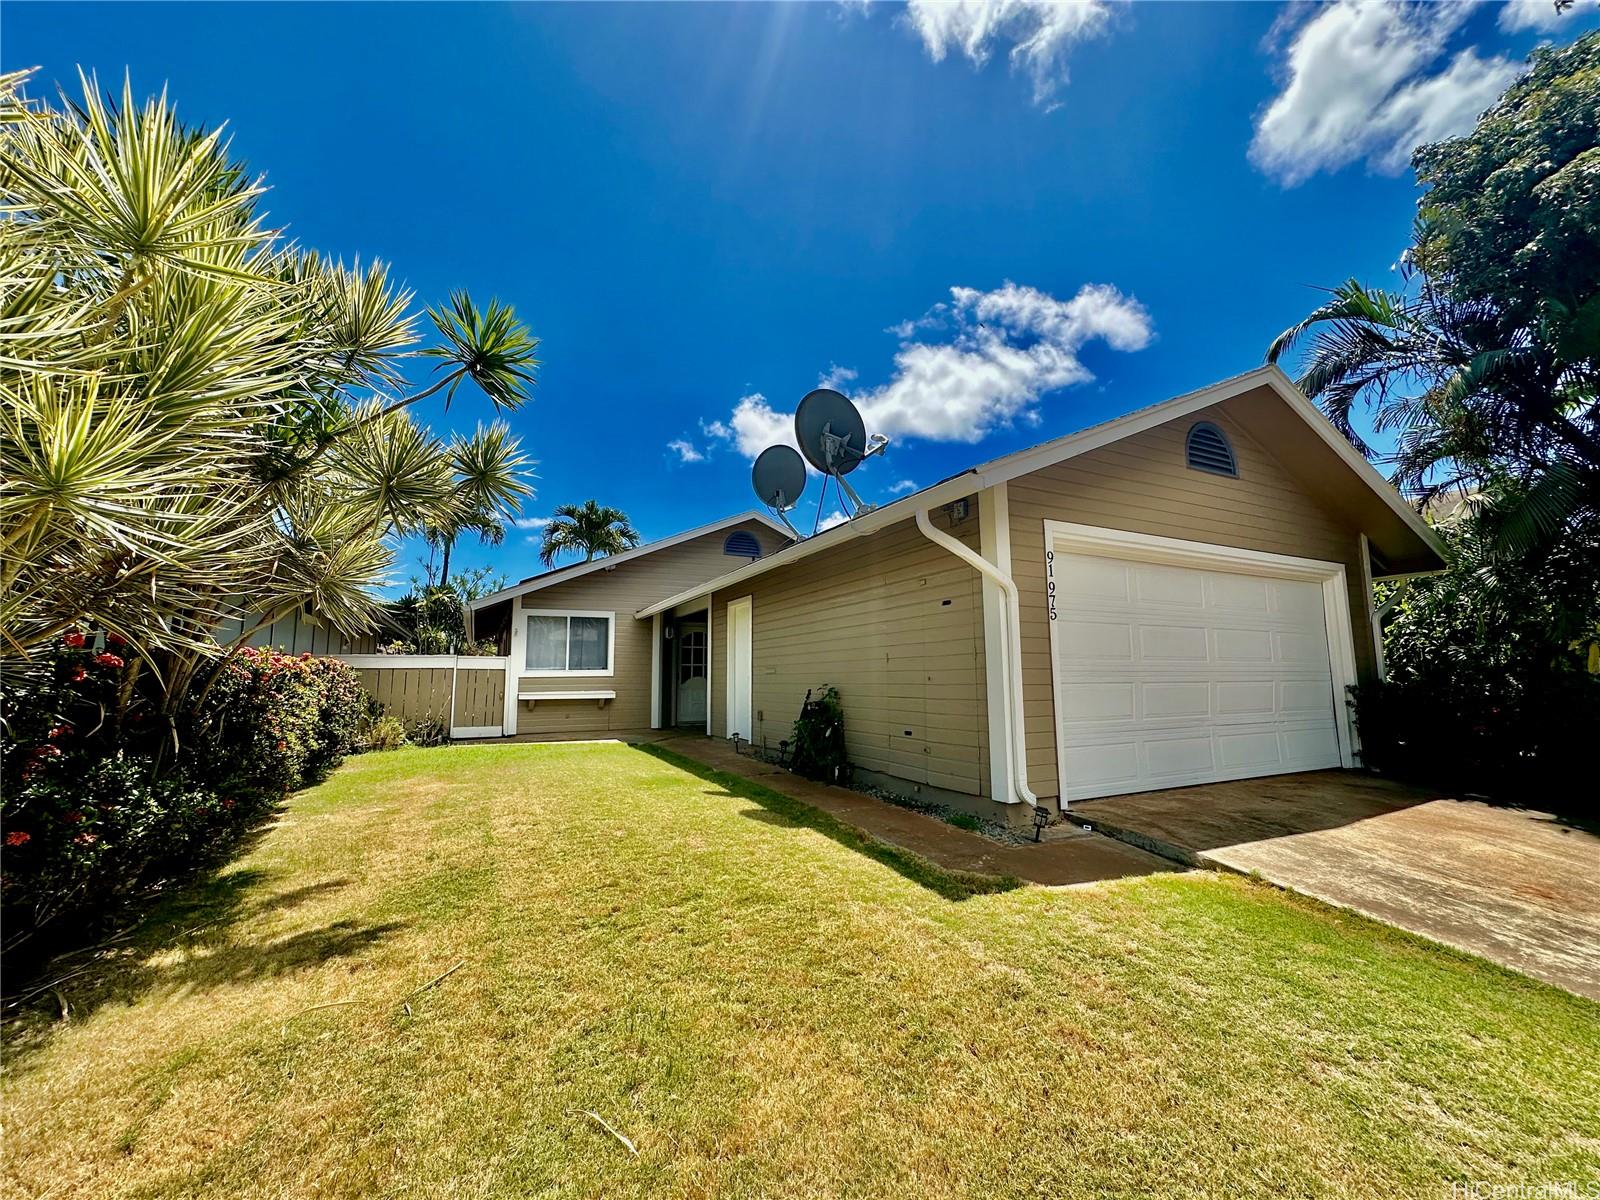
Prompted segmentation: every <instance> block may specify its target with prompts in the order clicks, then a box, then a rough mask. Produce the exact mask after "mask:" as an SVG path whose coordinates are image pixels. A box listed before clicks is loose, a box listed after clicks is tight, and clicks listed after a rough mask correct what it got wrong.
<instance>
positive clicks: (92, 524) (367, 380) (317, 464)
mask: <svg viewBox="0 0 1600 1200" xmlns="http://www.w3.org/2000/svg"><path fill="white" fill-rule="evenodd" d="M22 83H23V77H22V76H21V75H17V74H13V75H10V76H6V77H4V78H0V195H3V202H0V203H3V214H4V215H3V217H0V220H3V226H0V469H3V471H4V475H5V479H6V487H5V489H4V493H3V495H0V543H3V547H4V563H3V566H0V625H3V627H4V629H5V631H6V639H7V640H6V643H5V647H4V653H5V655H6V656H7V658H8V659H16V658H21V657H24V656H27V655H29V654H30V652H32V651H34V650H36V649H37V648H39V647H42V646H44V645H46V644H48V643H51V642H53V641H54V640H56V639H57V638H58V637H60V636H61V635H62V634H63V632H65V631H68V630H71V629H74V628H78V627H83V626H93V627H99V628H103V629H105V630H107V631H108V632H110V633H112V634H115V635H117V636H118V637H119V638H121V639H123V640H125V641H126V642H127V643H128V647H129V649H128V652H127V657H128V660H129V661H128V664H127V675H128V679H127V683H126V687H125V688H124V692H126V691H127V690H128V689H131V688H132V687H133V686H134V680H135V679H137V677H138V676H139V673H140V671H141V670H142V669H146V678H147V679H148V678H154V679H155V680H156V681H157V682H158V685H159V689H160V690H161V692H162V693H163V695H164V696H165V697H166V699H165V702H164V715H165V716H167V717H168V719H169V720H170V719H171V718H172V716H173V713H174V710H175V708H176V706H177V705H178V704H179V703H180V702H181V699H182V697H183V696H184V695H186V693H187V691H188V688H189V687H190V685H191V684H192V683H193V682H194V681H195V680H196V679H197V677H199V676H201V675H202V674H203V673H204V669H205V667H206V665H207V664H208V663H212V662H214V661H216V659H217V657H218V656H219V654H221V653H224V652H225V651H226V648H219V647H218V645H217V643H216V641H215V634H216V631H217V629H218V628H219V627H221V626H223V623H224V622H226V621H230V620H239V621H241V622H243V623H244V624H245V626H246V628H245V629H244V631H243V633H242V635H241V637H240V642H241V643H242V642H243V640H244V639H245V638H248V636H249V635H250V634H251V633H252V632H253V629H251V628H250V627H249V625H250V622H251V619H252V618H254V619H255V620H257V621H258V622H260V623H268V622H271V621H273V620H277V619H281V618H282V617H284V616H287V615H289V614H291V613H293V612H295V611H302V612H306V613H309V614H312V615H314V616H315V617H316V618H317V619H319V620H322V621H325V622H327V623H329V624H331V625H332V626H334V627H335V628H337V629H339V630H341V631H343V632H346V633H350V634H354V633H358V632H361V631H363V630H364V629H366V628H367V627H368V626H369V625H370V623H371V622H372V620H373V618H374V617H375V616H376V614H377V612H378V602H377V600H376V599H375V598H374V595H373V588H374V586H375V585H377V584H378V583H380V582H381V581H382V580H383V579H384V578H385V577H386V575H387V573H388V570H389V568H390V565H391V563H392V561H393V554H394V550H393V542H394V539H395V538H397V537H400V536H405V535H410V534H425V533H426V531H427V530H429V529H430V528H439V527H443V526H445V525H447V524H448V523H450V522H451V521H454V520H457V519H459V516H460V514H461V512H462V510H463V508H464V507H470V505H471V504H475V503H478V502H480V501H481V502H482V503H483V505H485V506H491V505H504V504H506V503H508V502H509V501H510V500H512V499H514V498H515V496H516V495H518V494H520V493H519V492H518V488H519V487H521V486H523V485H521V484H519V482H518V479H517V472H518V471H519V470H520V467H521V465H522V463H523V462H524V461H525V460H522V458H521V456H520V453H519V451H518V448H517V446H516V444H515V442H514V440H512V439H509V438H507V437H506V435H505V433H504V429H503V426H497V427H494V428H491V429H490V430H488V431H480V433H479V434H478V435H475V437H474V438H473V439H469V440H468V441H467V442H466V443H464V444H463V443H460V442H459V441H458V444H457V445H456V446H454V447H452V446H451V445H450V444H447V443H445V442H443V441H442V440H440V439H439V438H437V437H434V436H433V435H432V434H430V433H429V432H428V431H427V430H425V429H423V428H421V427H420V426H418V425H417V424H416V422H415V421H414V420H413V419H412V417H411V415H410V408H411V406H412V405H414V404H415V403H416V402H417V401H418V400H420V399H422V398H423V397H425V396H428V395H432V394H434V393H437V392H439V391H441V390H444V391H445V393H446V402H447V403H448V402H449V400H450V399H451V398H452V397H453V396H454V394H455V393H456V391H457V389H458V388H459V387H460V385H461V384H462V383H464V382H471V383H472V384H473V385H474V387H475V388H476V389H477V390H478V391H479V392H481V393H482V394H483V395H484V396H486V397H487V398H488V400H489V401H490V403H491V404H492V405H493V406H494V407H495V408H497V409H502V410H506V409H515V408H518V407H520V406H521V405H522V404H523V403H524V402H525V401H526V400H527V398H528V389H529V387H530V385H531V384H532V382H533V379H534V372H535V369H536V367H537V365H538V363H537V359H536V357H535V350H536V348H537V341H536V339H534V338H533V337H532V336H531V335H530V334H529V333H528V331H527V330H526V329H525V328H524V327H523V326H521V325H520V324H518V323H517V321H516V319H515V316H514V314H513V313H512V312H511V310H510V309H509V308H507V307H505V306H503V305H500V304H498V303H491V304H490V305H489V306H488V307H487V308H483V309H480V308H479V307H478V306H476V305H475V304H474V303H473V302H472V301H471V300H470V299H469V298H468V297H466V296H465V295H461V294H458V295H456V296H454V297H452V299H451V302H450V304H449V305H448V306H444V307H441V308H438V309H430V310H428V312H427V317H428V321H429V323H430V324H431V326H432V329H433V331H434V333H435V334H436V336H437V339H438V341H437V343H436V344H432V345H427V346H425V347H423V348H422V349H421V350H420V351H416V350H413V347H415V346H416V344H417V341H418V333H417V329H416V320H415V318H414V317H413V316H411V315H410V306H411V299H412V298H411V294H410V293H409V292H407V291H405V290H404V289H402V288H399V287H397V286H396V285H394V284H392V283H391V282H390V281H389V278H388V275H387V272H386V271H385V269H384V268H383V267H381V266H379V265H377V264H373V265H371V266H368V267H366V268H365V269H363V268H361V267H360V266H359V265H358V266H357V267H356V268H354V269H351V268H346V267H344V266H343V265H341V264H339V263H336V262H331V261H329V260H326V259H324V258H321V257H320V256H318V255H316V254H314V253H311V252H308V251H304V250H301V249H299V248H297V247H295V246H293V245H292V244H290V243H287V242H285V241H284V240H283V239H282V237H281V235H280V234H279V233H277V232H274V231H272V230H269V229H267V228H266V227H265V226H264V225H263V223H262V216H261V214H260V213H259V212H258V210H257V202H258V200H259V198H260V196H261V194H262V192H263V191H264V187H263V185H262V183H261V182H260V180H259V179H253V178H252V177H251V176H250V175H249V174H248V173H247V172H246V170H245V169H244V167H243V166H242V165H241V164H239V163H237V162H235V161H233V160H232V159H231V158H230V156H229V153H228V147H227V145H226V143H224V142H223V140H222V137H221V131H220V130H212V131H205V130H199V129H193V128H189V127H186V126H184V125H182V124H180V122H179V121H178V119H177V117H176V114H175V112H174V110H173V109H172V107H171V106H170V105H169V103H168V102H167V100H166V97H165V96H161V97H159V98H156V99H152V100H149V101H146V102H145V103H144V104H142V105H139V104H135V102H134V100H133V96H132V93H131V86H130V85H129V84H128V83H126V82H125V83H124V85H123V88H122V94H121V99H120V102H117V101H115V100H112V99H110V98H107V97H105V96H103V95H102V94H101V93H100V91H99V89H98V87H97V86H96V85H95V84H94V83H93V82H92V81H90V80H88V79H85V80H83V96H82V99H81V101H79V102H76V103H73V102H64V103H63V104H62V105H61V106H60V107H58V108H51V107H49V106H47V105H43V104H40V103H38V102H35V101H31V100H28V99H26V98H25V97H24V96H23V94H22V90H21V89H22ZM419 354H420V355H421V356H424V357H427V358H431V359H436V360H437V365H436V367H435V375H436V378H435V379H434V380H433V381H432V382H431V383H430V384H428V385H427V386H426V387H422V388H420V389H412V388H409V387H408V385H407V383H406V380H405V376H404V373H403V370H402V367H403V365H404V362H405V360H406V359H408V358H410V357H414V356H416V355H419ZM464 497H465V500H464Z"/></svg>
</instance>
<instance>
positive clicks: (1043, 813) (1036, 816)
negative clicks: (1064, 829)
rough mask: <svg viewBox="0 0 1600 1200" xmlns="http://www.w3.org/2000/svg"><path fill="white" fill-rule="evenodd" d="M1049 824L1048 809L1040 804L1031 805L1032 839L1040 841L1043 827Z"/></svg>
mask: <svg viewBox="0 0 1600 1200" xmlns="http://www.w3.org/2000/svg"><path fill="white" fill-rule="evenodd" d="M1048 824H1050V810H1049V809H1048V808H1046V807H1045V806H1044V805H1042V804H1035V805H1034V806H1033V840H1034V841H1036V842H1037V841H1041V840H1042V839H1043V838H1044V827H1045V826H1046V825H1048Z"/></svg>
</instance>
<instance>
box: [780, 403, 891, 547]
mask: <svg viewBox="0 0 1600 1200" xmlns="http://www.w3.org/2000/svg"><path fill="white" fill-rule="evenodd" d="M794 436H795V441H797V442H799V443H800V453H801V454H804V455H805V456H806V461H807V462H809V463H810V464H811V465H812V466H813V467H815V468H816V469H817V470H819V471H821V472H822V473H823V475H825V476H827V477H828V478H831V479H832V480H833V481H834V482H835V483H836V484H838V485H839V494H840V496H841V497H842V496H849V497H850V501H851V503H852V504H854V505H855V512H854V513H851V516H859V515H860V514H861V513H864V512H871V511H872V505H870V504H867V503H864V502H863V501H862V499H861V497H860V496H858V495H856V492H855V489H854V488H853V487H851V486H850V485H849V484H848V483H847V482H845V478H844V477H845V476H846V475H848V474H850V472H851V471H854V470H855V469H856V468H857V467H859V466H860V465H861V461H862V459H866V458H871V457H872V456H873V455H874V454H878V453H881V452H882V451H883V449H884V447H885V446H887V445H888V444H889V439H888V438H884V437H876V436H875V437H872V438H868V437H867V425H866V422H865V421H863V420H862V419H861V413H860V411H859V410H858V409H857V408H856V406H855V405H854V404H852V403H850V401H849V400H848V399H847V398H846V397H844V396H842V395H840V394H839V393H838V392H836V391H834V390H833V389H832V388H818V389H817V390H816V391H814V392H807V393H806V394H805V398H804V399H802V400H801V401H800V406H799V407H798V408H796V409H795V410H794ZM822 494H823V499H824V500H826V499H827V494H828V481H827V479H824V480H823V481H822ZM821 512H822V508H821V505H820V504H819V506H818V508H817V513H818V515H819V517H820V515H821Z"/></svg>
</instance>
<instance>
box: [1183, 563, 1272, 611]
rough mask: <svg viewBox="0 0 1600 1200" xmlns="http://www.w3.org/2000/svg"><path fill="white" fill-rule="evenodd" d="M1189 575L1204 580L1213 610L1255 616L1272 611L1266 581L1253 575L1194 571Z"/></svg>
mask: <svg viewBox="0 0 1600 1200" xmlns="http://www.w3.org/2000/svg"><path fill="white" fill-rule="evenodd" d="M1191 574H1194V575H1197V576H1200V577H1201V578H1203V579H1204V580H1205V582H1206V590H1207V593H1208V595H1209V597H1210V600H1211V606H1212V607H1213V608H1216V609H1220V610H1224V611H1229V612H1246V613H1257V614H1264V613H1267V612H1270V611H1272V605H1271V596H1272V590H1271V588H1270V587H1269V586H1268V584H1269V581H1268V580H1265V579H1258V578H1256V577H1255V576H1253V575H1227V574H1223V573H1222V572H1216V571H1214V572H1209V573H1206V574H1202V573H1201V572H1199V571H1194V572H1191Z"/></svg>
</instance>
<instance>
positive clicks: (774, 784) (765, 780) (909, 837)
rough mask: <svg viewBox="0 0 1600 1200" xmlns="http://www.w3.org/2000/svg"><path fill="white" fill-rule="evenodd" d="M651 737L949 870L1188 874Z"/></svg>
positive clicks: (706, 741)
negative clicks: (1001, 835) (991, 830)
mask: <svg viewBox="0 0 1600 1200" xmlns="http://www.w3.org/2000/svg"><path fill="white" fill-rule="evenodd" d="M639 740H641V741H643V740H646V739H639ZM648 740H649V741H651V742H653V743H655V744H656V745H659V746H661V747H662V748H663V749H666V750H670V751H672V752H673V753H675V754H681V755H683V757H685V758H689V759H693V760H694V761H695V762H698V763H701V764H702V765H704V766H707V767H712V768H714V769H715V770H718V771H725V772H727V773H728V774H730V775H739V776H741V777H743V778H745V779H749V780H752V781H754V782H756V783H759V784H761V786H762V787H766V788H771V789H772V790H773V791H775V792H780V793H782V794H783V795H785V796H788V797H790V798H791V799H795V800H799V801H800V802H801V803H803V804H809V805H811V806H812V807H813V808H819V809H821V810H822V811H823V812H826V813H830V814H832V815H833V816H835V817H837V818H838V819H839V820H841V821H844V822H846V823H848V824H850V825H853V826H855V827H856V828H857V829H860V830H861V831H862V832H864V833H868V834H871V835H872V836H873V837H875V838H877V839H878V840H879V841H882V842H888V843H890V844H891V845H895V846H900V847H902V848H903V849H906V850H910V851H912V852H914V853H916V854H919V855H921V856H922V857H923V858H925V859H928V860H929V861H930V862H933V863H936V864H937V865H939V866H941V867H944V868H945V869H946V870H949V871H971V872H975V873H977V874H981V875H1010V876H1013V877H1015V878H1017V879H1021V880H1024V881H1025V882H1028V883H1036V884H1042V885H1045V886H1048V887H1060V886H1066V885H1071V884H1078V883H1093V882H1096V881H1099V880H1104V879H1122V878H1125V877H1127V876H1132V875H1151V874H1154V873H1156V872H1158V871H1178V870H1182V868H1181V867H1179V866H1177V865H1176V864H1174V863H1172V862H1170V861H1168V860H1167V859H1164V858H1160V857H1158V856H1156V855H1154V854H1150V853H1148V852H1146V851H1144V850H1140V849H1137V848H1136V847H1134V846H1130V845H1127V844H1126V843H1123V842H1120V841H1117V840H1115V839H1113V838H1109V837H1103V836H1101V835H1100V834H1095V833H1084V832H1079V833H1077V834H1076V835H1075V836H1068V837H1063V838H1060V839H1059V840H1053V841H1046V842H1040V843H1029V844H1028V845H1022V846H1017V845H1008V844H1006V843H1003V842H997V841H995V840H993V839H992V838H987V837H984V836H983V835H982V834H977V833H971V832H969V831H968V830H965V829H958V828H956V826H954V825H951V824H949V823H948V822H946V821H941V820H939V819H938V818H936V817H930V816H928V815H927V814H925V813H919V812H913V811H912V810H911V809H908V808H900V807H899V806H897V805H894V804H889V803H888V802H886V801H883V800H877V799H874V798H873V797H871V796H867V795H864V794H862V793H861V792H854V791H851V790H849V789H848V788H838V787H830V786H828V785H826V784H821V783H813V782H812V781H811V780H809V779H802V778H800V776H798V775H793V774H790V773H789V772H788V771H785V770H783V769H782V768H781V767H775V766H772V765H771V764H769V763H765V762H762V761H761V760H760V759H756V758H749V757H746V756H744V755H740V754H735V753H734V751H733V748H732V747H731V746H730V745H729V744H728V743H727V742H725V741H721V740H719V739H715V738H709V737H703V736H695V735H692V734H678V735H673V736H669V737H664V738H663V737H660V736H659V735H658V736H653V737H650V738H649V739H648Z"/></svg>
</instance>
